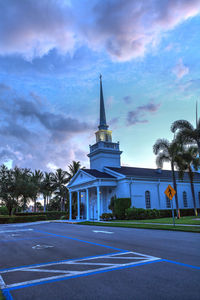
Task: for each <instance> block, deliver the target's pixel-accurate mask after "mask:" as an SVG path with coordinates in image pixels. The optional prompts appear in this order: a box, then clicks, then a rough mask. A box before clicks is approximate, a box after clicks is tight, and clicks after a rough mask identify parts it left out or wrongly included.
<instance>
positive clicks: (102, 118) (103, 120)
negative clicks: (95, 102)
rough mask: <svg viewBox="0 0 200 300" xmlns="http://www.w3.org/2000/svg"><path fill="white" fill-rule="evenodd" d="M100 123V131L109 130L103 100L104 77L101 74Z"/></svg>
mask: <svg viewBox="0 0 200 300" xmlns="http://www.w3.org/2000/svg"><path fill="white" fill-rule="evenodd" d="M99 78H100V122H99V126H98V128H99V130H101V129H103V130H107V129H108V125H107V124H106V113H105V107H104V99H103V88H102V75H101V74H100V76H99Z"/></svg>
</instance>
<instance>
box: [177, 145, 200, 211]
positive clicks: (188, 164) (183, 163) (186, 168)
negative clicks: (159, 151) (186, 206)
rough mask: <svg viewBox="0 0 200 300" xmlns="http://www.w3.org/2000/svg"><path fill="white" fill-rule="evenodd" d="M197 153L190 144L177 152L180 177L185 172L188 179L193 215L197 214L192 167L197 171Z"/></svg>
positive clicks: (199, 159)
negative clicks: (180, 151)
mask: <svg viewBox="0 0 200 300" xmlns="http://www.w3.org/2000/svg"><path fill="white" fill-rule="evenodd" d="M197 154H198V149H197V147H192V146H190V147H189V148H188V147H187V148H186V147H185V149H184V150H183V152H182V153H180V154H179V163H178V168H179V176H180V178H183V176H184V173H185V172H187V173H188V176H189V179H190V186H191V192H192V199H193V205H194V213H195V216H197V206H196V198H195V191H194V172H193V168H194V169H195V170H196V171H197V170H198V167H199V166H200V158H199V157H198V156H197Z"/></svg>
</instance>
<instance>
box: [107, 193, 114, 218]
mask: <svg viewBox="0 0 200 300" xmlns="http://www.w3.org/2000/svg"><path fill="white" fill-rule="evenodd" d="M115 200H116V195H114V196H112V197H111V199H110V204H109V206H108V208H109V209H110V210H111V211H112V213H113V214H114V205H115Z"/></svg>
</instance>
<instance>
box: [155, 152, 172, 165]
mask: <svg viewBox="0 0 200 300" xmlns="http://www.w3.org/2000/svg"><path fill="white" fill-rule="evenodd" d="M164 162H170V157H169V155H167V154H165V153H163V152H162V153H159V154H158V156H157V157H156V165H157V167H158V168H161V169H162V168H163V164H164Z"/></svg>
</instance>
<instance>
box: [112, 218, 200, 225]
mask: <svg viewBox="0 0 200 300" xmlns="http://www.w3.org/2000/svg"><path fill="white" fill-rule="evenodd" d="M112 222H138V223H166V224H173V219H172V218H160V219H147V220H114V221H112ZM175 223H176V224H188V225H200V216H199V217H194V216H192V217H191V216H190V217H181V218H180V219H176V218H175Z"/></svg>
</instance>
